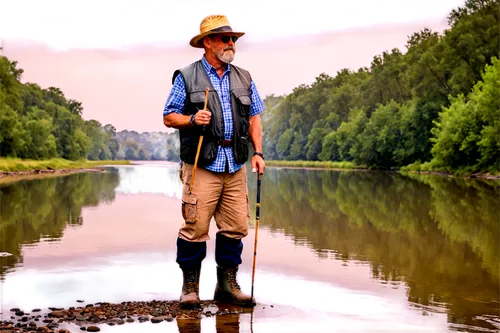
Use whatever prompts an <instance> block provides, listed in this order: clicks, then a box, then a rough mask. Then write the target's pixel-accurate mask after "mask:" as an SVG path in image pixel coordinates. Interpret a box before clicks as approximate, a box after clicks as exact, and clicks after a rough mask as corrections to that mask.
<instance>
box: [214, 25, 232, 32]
mask: <svg viewBox="0 0 500 333" xmlns="http://www.w3.org/2000/svg"><path fill="white" fill-rule="evenodd" d="M210 32H233V29H231V27H230V26H228V25H225V26H222V27H218V28H215V29H213V30H210Z"/></svg>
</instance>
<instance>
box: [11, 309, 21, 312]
mask: <svg viewBox="0 0 500 333" xmlns="http://www.w3.org/2000/svg"><path fill="white" fill-rule="evenodd" d="M10 311H11V312H17V311H21V309H19V308H12V309H10Z"/></svg>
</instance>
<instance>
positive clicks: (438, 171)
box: [266, 160, 500, 179]
mask: <svg viewBox="0 0 500 333" xmlns="http://www.w3.org/2000/svg"><path fill="white" fill-rule="evenodd" d="M266 166H269V167H282V168H301V169H308V168H311V169H331V170H346V171H347V170H357V171H360V170H365V171H366V170H374V171H375V170H377V171H391V172H399V173H401V174H406V173H417V174H428V175H438V176H444V177H460V178H481V179H500V173H499V172H492V171H482V172H475V171H470V170H455V171H450V170H446V169H443V168H429V169H425V168H424V169H422V168H421V167H419V166H417V165H410V166H407V167H402V168H392V169H377V168H368V167H366V166H363V165H356V164H355V163H353V162H331V161H280V160H270V161H266Z"/></svg>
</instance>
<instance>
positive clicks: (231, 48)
mask: <svg viewBox="0 0 500 333" xmlns="http://www.w3.org/2000/svg"><path fill="white" fill-rule="evenodd" d="M224 51H233V52H234V47H232V46H226V47H225V48H224Z"/></svg>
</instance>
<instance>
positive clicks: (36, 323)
mask: <svg viewBox="0 0 500 333" xmlns="http://www.w3.org/2000/svg"><path fill="white" fill-rule="evenodd" d="M77 302H78V303H83V300H77ZM271 307H272V305H271ZM49 310H50V311H43V310H41V309H33V310H32V311H31V312H32V313H33V314H30V313H25V312H24V311H23V310H22V309H20V308H12V309H10V311H11V312H13V314H15V316H11V317H10V320H9V321H7V320H5V321H1V320H0V332H16V333H22V332H34V331H36V332H42V333H43V332H45V333H49V332H50V333H75V332H74V331H73V332H71V331H70V330H68V329H66V328H60V327H59V324H60V323H62V324H64V323H74V324H78V327H79V330H81V331H87V332H100V328H99V327H98V326H96V325H99V324H100V325H104V324H108V325H110V326H114V325H124V324H126V323H133V322H136V321H138V322H139V323H145V322H150V323H153V324H160V325H161V324H162V323H163V322H164V321H166V322H172V321H174V318H177V319H185V318H203V316H205V317H211V316H214V315H225V314H230V313H250V312H251V311H252V310H251V309H248V308H236V307H235V308H233V309H231V311H229V310H228V309H219V308H218V307H217V305H216V304H215V303H214V302H211V301H202V302H201V309H198V310H183V309H181V308H180V307H179V302H178V301H157V300H153V301H149V302H122V303H117V304H113V303H106V302H98V303H94V304H87V305H82V306H77V307H73V306H72V307H69V308H68V309H64V308H58V307H50V308H49ZM35 313H36V314H35Z"/></svg>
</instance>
